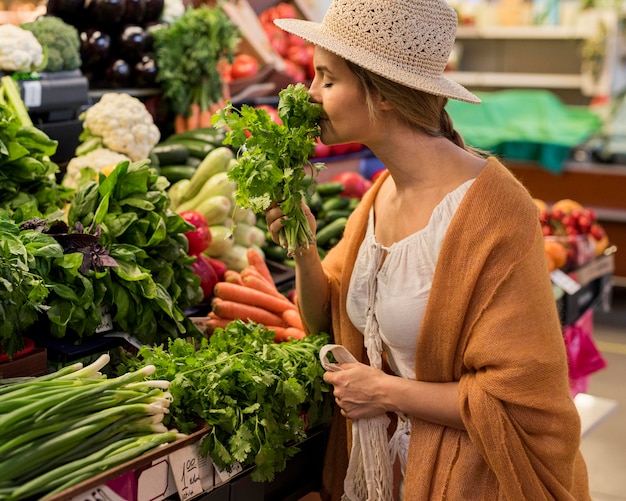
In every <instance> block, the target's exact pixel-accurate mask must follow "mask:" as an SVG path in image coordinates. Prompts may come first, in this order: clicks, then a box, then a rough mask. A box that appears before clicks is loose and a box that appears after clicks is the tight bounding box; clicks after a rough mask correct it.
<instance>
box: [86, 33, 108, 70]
mask: <svg viewBox="0 0 626 501" xmlns="http://www.w3.org/2000/svg"><path fill="white" fill-rule="evenodd" d="M111 52H112V40H111V36H110V35H109V34H107V33H105V32H104V31H101V30H99V29H97V28H86V29H85V30H83V31H81V32H80V57H81V60H82V62H83V67H85V68H89V67H92V66H95V65H98V64H102V63H103V62H106V61H108V60H109V57H110V56H111Z"/></svg>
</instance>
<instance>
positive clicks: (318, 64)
mask: <svg viewBox="0 0 626 501" xmlns="http://www.w3.org/2000/svg"><path fill="white" fill-rule="evenodd" d="M314 63H315V78H314V79H313V82H312V83H311V88H310V94H311V99H312V100H313V101H315V102H317V103H320V104H321V105H322V108H323V109H324V112H323V114H322V119H321V120H320V128H321V140H322V142H323V143H324V144H326V145H333V144H344V143H352V142H355V143H361V144H367V138H368V137H369V135H370V134H371V133H372V132H374V131H375V128H374V127H373V126H372V120H371V117H370V114H369V111H368V108H367V104H366V102H365V94H364V92H363V89H362V88H361V85H360V83H359V80H358V78H357V76H356V75H355V74H354V73H352V71H350V68H348V65H347V64H346V62H345V61H344V60H343V59H342V58H340V57H339V56H336V55H335V54H333V53H331V52H328V51H327V50H324V49H322V48H320V47H315V55H314Z"/></svg>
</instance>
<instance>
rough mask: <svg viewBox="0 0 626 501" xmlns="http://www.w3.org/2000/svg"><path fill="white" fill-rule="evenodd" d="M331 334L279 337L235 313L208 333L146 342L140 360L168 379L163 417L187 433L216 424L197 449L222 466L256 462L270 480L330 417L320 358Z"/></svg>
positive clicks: (257, 473)
mask: <svg viewBox="0 0 626 501" xmlns="http://www.w3.org/2000/svg"><path fill="white" fill-rule="evenodd" d="M327 342H328V336H327V335H326V334H315V335H311V336H307V337H306V338H304V339H301V340H293V341H290V342H286V343H276V342H274V332H273V331H271V330H269V329H267V328H265V327H264V326H262V325H260V324H257V323H253V322H247V323H245V322H243V321H242V320H234V321H233V322H231V323H229V324H228V325H227V326H225V327H224V328H218V329H216V330H215V331H214V332H213V334H212V335H211V337H210V338H208V339H206V338H205V339H203V340H202V341H201V342H200V343H199V344H193V343H189V342H187V341H185V340H184V339H180V338H179V339H176V340H172V341H170V343H169V344H168V345H167V347H163V346H154V347H148V346H145V347H143V348H142V349H141V350H140V351H139V354H138V358H134V359H132V360H130V362H129V363H130V365H129V366H125V367H124V370H132V369H133V367H134V366H135V365H140V366H143V365H154V366H155V367H156V371H155V373H154V375H153V377H155V378H157V379H164V380H169V381H171V384H170V387H169V391H170V393H171V394H172V396H173V401H172V403H171V404H170V413H169V414H168V415H167V416H165V418H164V421H163V422H164V423H165V424H166V425H167V426H173V427H175V428H176V429H178V430H180V431H182V432H184V433H188V432H190V431H194V430H195V429H197V427H198V422H203V423H207V424H209V425H210V426H211V429H210V432H209V433H208V435H207V436H206V437H205V438H204V439H203V440H202V442H201V443H200V453H201V454H202V455H204V456H209V457H210V458H211V460H212V461H213V462H214V464H215V465H216V466H217V467H219V468H220V469H226V470H230V469H231V468H232V467H233V466H234V465H235V464H237V463H239V464H241V465H242V466H253V467H254V469H253V471H252V473H251V477H252V479H253V480H255V481H267V480H272V479H273V478H274V475H275V473H276V472H280V471H282V470H284V469H285V466H286V462H287V460H288V459H289V458H290V457H292V456H293V455H294V454H295V453H296V452H298V442H300V441H302V440H303V439H304V438H306V431H307V429H309V427H314V426H317V425H320V424H322V423H326V422H328V420H329V419H330V416H331V404H332V398H329V397H330V396H331V393H330V388H329V386H328V385H327V384H326V383H324V381H323V379H322V375H323V372H324V370H323V368H322V366H321V364H320V362H319V359H318V353H319V350H320V348H321V347H322V346H323V345H324V344H326V343H327Z"/></svg>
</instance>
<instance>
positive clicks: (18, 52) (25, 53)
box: [0, 24, 45, 73]
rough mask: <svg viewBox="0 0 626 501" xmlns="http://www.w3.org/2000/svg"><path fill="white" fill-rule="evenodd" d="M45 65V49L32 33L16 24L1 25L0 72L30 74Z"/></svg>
mask: <svg viewBox="0 0 626 501" xmlns="http://www.w3.org/2000/svg"><path fill="white" fill-rule="evenodd" d="M44 64H45V60H44V51H43V47H42V46H41V43H39V40H37V37H36V36H35V35H34V34H33V33H32V31H29V30H26V29H24V28H21V27H20V26H15V25H14V24H2V25H0V71H6V72H14V71H16V72H21V73H30V72H32V71H37V70H41V69H42V68H43V66H44Z"/></svg>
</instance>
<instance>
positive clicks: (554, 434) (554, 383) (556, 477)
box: [322, 158, 590, 501]
mask: <svg viewBox="0 0 626 501" xmlns="http://www.w3.org/2000/svg"><path fill="white" fill-rule="evenodd" d="M387 175H388V174H385V175H384V176H383V177H382V178H381V179H380V180H378V182H377V183H376V184H375V185H374V186H373V187H372V188H371V189H370V190H369V192H368V193H367V194H366V196H365V197H364V198H363V200H362V201H361V203H360V204H359V207H358V208H357V210H356V211H355V212H354V213H353V215H352V216H351V218H350V220H349V222H348V226H347V228H346V232H345V237H344V238H343V239H342V241H341V242H340V243H339V244H338V245H337V246H336V247H335V248H334V249H333V250H332V251H331V252H330V253H329V254H328V255H327V257H326V259H325V260H324V263H323V264H324V269H325V270H326V273H327V275H328V280H329V283H330V298H329V304H330V307H331V308H332V325H333V336H334V342H335V343H337V344H342V345H344V346H345V347H346V348H347V349H348V350H349V351H350V352H351V353H352V354H354V355H355V356H356V357H357V358H358V359H360V360H361V361H364V362H366V354H365V349H364V346H363V335H362V334H361V333H360V332H359V331H357V330H356V329H355V327H354V326H353V325H352V324H351V322H350V320H349V318H348V315H347V312H346V296H347V289H348V284H349V282H350V275H351V273H352V268H353V266H354V262H355V259H356V255H357V252H358V249H359V245H360V243H361V241H362V240H363V237H364V235H365V230H366V222H367V216H368V211H369V209H370V207H371V206H372V204H373V201H374V198H375V197H376V193H377V191H378V189H379V187H380V185H381V183H382V182H383V181H384V179H385V178H386V177H387ZM408 279H409V280H410V278H408ZM415 373H416V377H417V379H418V380H420V381H439V382H446V381H459V388H460V390H459V408H460V409H461V413H462V417H463V421H464V423H465V427H466V429H467V431H460V430H456V429H452V428H449V427H445V426H441V425H437V424H433V423H430V422H426V421H422V420H420V419H412V420H411V424H412V433H411V441H410V446H409V458H408V466H407V472H406V478H405V496H404V499H405V500H416V501H425V500H437V501H439V500H443V499H449V500H453V501H458V500H461V499H468V500H481V501H490V500H494V501H495V500H509V501H526V500H528V501H531V500H532V501H539V500H544V499H546V500H547V499H555V500H588V499H590V496H589V488H588V479H587V470H586V465H585V463H584V460H583V458H582V455H581V454H580V451H579V445H580V431H581V430H580V419H579V416H578V413H577V410H576V408H575V406H574V403H573V400H572V398H571V396H570V391H569V384H568V370H567V358H566V352H565V344H564V342H563V337H562V331H561V326H560V323H559V319H558V315H557V310H556V304H555V300H554V296H553V292H552V287H551V284H550V279H549V275H548V270H547V265H546V260H545V254H544V247H543V236H542V233H541V230H540V226H539V219H538V213H537V208H536V206H535V204H534V202H533V201H532V199H531V197H530V195H529V193H528V192H527V190H526V189H525V188H524V187H523V186H522V185H521V184H520V183H519V182H518V181H517V180H516V179H515V178H514V176H513V175H512V174H511V173H510V172H509V171H508V170H507V169H506V168H505V167H504V166H503V165H502V164H501V163H500V162H499V161H498V160H496V159H495V158H489V160H488V164H487V166H486V167H485V168H484V169H483V171H482V172H481V174H480V175H479V176H478V178H477V179H476V181H475V182H474V183H473V184H472V186H471V187H470V189H469V191H468V192H467V194H466V196H465V197H464V199H463V200H462V202H461V205H460V206H459V208H458V210H457V213H456V214H455V216H454V218H453V220H452V221H451V223H450V227H449V229H448V232H447V235H446V238H445V240H444V242H443V246H442V249H441V253H440V255H439V260H438V264H437V267H436V269H435V274H434V278H433V284H432V289H431V293H430V298H429V302H428V306H427V310H426V313H425V316H424V321H423V324H422V328H421V331H420V333H419V338H418V344H417V359H416V364H415ZM349 430H350V422H349V421H348V422H346V420H345V419H343V418H342V416H341V415H340V414H339V413H335V417H334V419H333V425H332V426H331V432H330V440H329V444H328V450H327V456H326V462H325V469H324V480H323V482H324V486H323V490H322V496H323V497H324V498H325V499H332V500H339V499H340V497H341V493H342V486H343V478H344V474H345V468H346V466H347V457H348V451H349V447H350V444H349V439H348V437H350V436H351V434H350V433H349ZM380 501H386V500H380Z"/></svg>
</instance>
